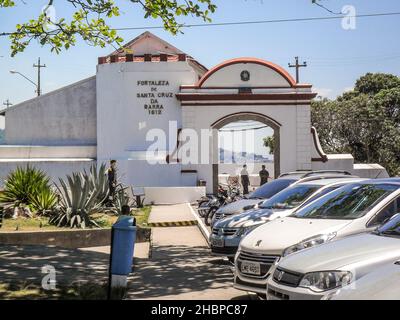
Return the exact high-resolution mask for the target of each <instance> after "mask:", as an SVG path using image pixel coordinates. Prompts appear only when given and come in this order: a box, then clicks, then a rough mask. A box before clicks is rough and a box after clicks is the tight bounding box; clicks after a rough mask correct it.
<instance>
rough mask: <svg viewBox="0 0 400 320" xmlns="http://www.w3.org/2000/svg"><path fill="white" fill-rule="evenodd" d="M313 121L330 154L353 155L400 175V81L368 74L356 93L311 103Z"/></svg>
mask: <svg viewBox="0 0 400 320" xmlns="http://www.w3.org/2000/svg"><path fill="white" fill-rule="evenodd" d="M311 120H312V123H313V125H314V126H315V127H316V128H317V130H318V134H319V137H320V140H321V145H322V147H323V149H324V150H325V151H326V152H327V153H330V152H331V153H351V154H352V155H353V156H354V158H355V160H356V161H357V162H361V163H379V164H381V165H383V166H384V167H385V168H386V169H387V171H388V173H389V174H390V175H400V78H399V77H397V76H395V75H392V74H383V73H375V74H372V73H367V74H366V75H364V76H362V77H361V78H360V79H358V80H357V81H356V84H355V87H354V90H353V91H350V92H346V93H344V94H343V95H341V96H339V97H338V98H337V99H335V100H328V99H323V100H319V101H318V100H317V101H314V102H313V103H312V108H311Z"/></svg>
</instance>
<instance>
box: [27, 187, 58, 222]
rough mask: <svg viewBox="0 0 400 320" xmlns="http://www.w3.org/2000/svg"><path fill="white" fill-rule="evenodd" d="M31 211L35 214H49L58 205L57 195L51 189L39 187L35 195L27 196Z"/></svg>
mask: <svg viewBox="0 0 400 320" xmlns="http://www.w3.org/2000/svg"><path fill="white" fill-rule="evenodd" d="M29 201H30V204H31V207H32V209H33V210H35V211H36V213H37V214H42V215H46V214H49V213H51V212H52V211H53V210H54V208H55V207H56V206H57V204H58V197H57V194H56V193H55V192H54V191H53V190H51V188H47V187H41V188H40V189H39V190H38V192H37V193H35V194H32V195H30V196H29Z"/></svg>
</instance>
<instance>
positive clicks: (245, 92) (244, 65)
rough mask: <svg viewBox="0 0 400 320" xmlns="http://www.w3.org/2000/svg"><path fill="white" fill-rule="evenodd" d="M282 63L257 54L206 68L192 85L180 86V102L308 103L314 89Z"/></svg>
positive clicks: (208, 103)
mask: <svg viewBox="0 0 400 320" xmlns="http://www.w3.org/2000/svg"><path fill="white" fill-rule="evenodd" d="M311 88H312V86H311V85H310V84H298V83H296V81H295V80H294V79H293V78H292V76H291V75H290V74H289V73H288V72H287V71H286V70H285V69H283V68H282V67H280V66H278V65H276V64H274V63H272V62H268V61H265V60H262V59H257V58H237V59H232V60H228V61H225V62H223V63H221V64H219V65H217V66H215V67H214V68H212V69H210V70H209V71H208V72H206V73H205V74H204V76H203V77H201V79H200V80H199V81H198V82H197V83H196V84H195V85H184V86H181V90H180V93H178V94H177V95H176V96H177V98H178V99H179V100H180V101H181V105H182V106H193V105H243V104H246V105H250V104H251V105H269V104H272V105H280V104H284V105H286V104H291V105H292V104H306V105H307V104H310V102H311V100H312V99H313V98H315V96H316V95H317V94H316V93H314V92H312V90H311Z"/></svg>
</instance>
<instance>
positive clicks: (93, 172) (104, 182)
mask: <svg viewBox="0 0 400 320" xmlns="http://www.w3.org/2000/svg"><path fill="white" fill-rule="evenodd" d="M105 173H106V165H105V164H104V163H102V164H101V165H100V168H99V170H97V166H96V165H95V164H93V165H91V166H90V168H89V172H87V171H86V170H84V172H83V174H84V175H85V176H87V177H88V178H89V183H90V187H91V188H92V189H93V190H96V191H97V192H98V196H97V200H98V201H99V202H100V201H104V199H107V198H108V194H109V187H108V179H107V176H106V174H105Z"/></svg>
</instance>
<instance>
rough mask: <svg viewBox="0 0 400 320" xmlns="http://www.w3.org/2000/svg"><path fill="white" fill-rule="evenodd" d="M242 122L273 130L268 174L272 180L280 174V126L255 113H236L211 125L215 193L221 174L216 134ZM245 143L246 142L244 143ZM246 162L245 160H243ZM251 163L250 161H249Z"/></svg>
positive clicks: (272, 120) (239, 164) (270, 119)
mask: <svg viewBox="0 0 400 320" xmlns="http://www.w3.org/2000/svg"><path fill="white" fill-rule="evenodd" d="M244 121H251V122H254V123H259V124H264V125H265V126H267V127H269V128H271V129H272V130H273V137H274V152H273V172H270V174H271V176H272V177H273V178H276V177H278V176H279V174H280V127H281V124H280V123H279V122H277V121H275V120H274V119H272V118H270V117H268V116H266V115H264V114H261V113H255V112H238V113H233V114H230V115H227V116H225V117H223V118H221V119H219V120H217V121H216V122H214V123H213V124H212V125H211V129H214V130H213V135H214V137H213V141H214V143H213V154H214V155H218V159H215V158H214V161H213V166H212V167H213V168H212V170H213V173H212V176H213V191H214V192H216V191H217V187H218V183H219V174H220V173H221V170H220V164H221V158H220V157H219V155H220V150H221V144H220V143H216V142H217V141H219V140H220V139H218V136H215V135H218V133H221V131H222V130H221V129H223V128H226V127H227V126H228V125H230V124H233V123H240V122H242V123H243V122H244ZM219 138H220V137H219ZM249 142H250V143H254V141H253V142H252V141H249ZM244 143H246V141H244ZM244 160H246V159H244ZM250 161H251V160H250ZM245 162H246V161H241V162H239V163H237V164H236V165H237V166H238V167H239V166H241V165H242V164H243V163H245Z"/></svg>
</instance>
